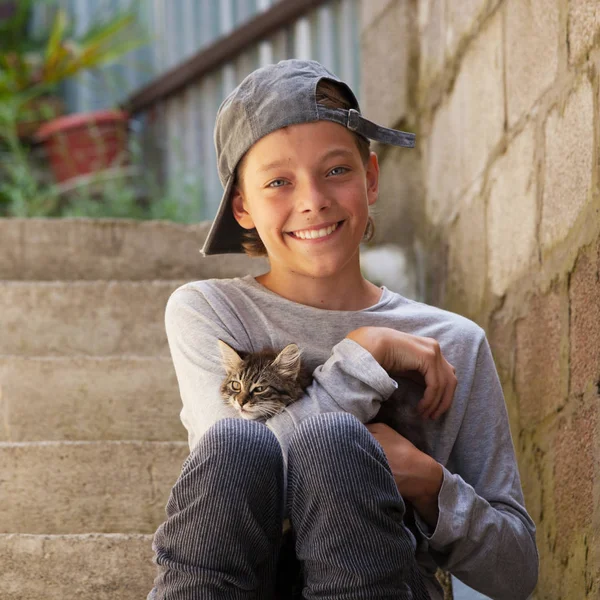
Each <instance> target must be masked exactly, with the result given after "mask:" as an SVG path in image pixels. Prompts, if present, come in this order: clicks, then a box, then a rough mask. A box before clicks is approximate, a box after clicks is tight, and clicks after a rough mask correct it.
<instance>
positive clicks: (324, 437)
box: [290, 412, 372, 456]
mask: <svg viewBox="0 0 600 600" xmlns="http://www.w3.org/2000/svg"><path fill="white" fill-rule="evenodd" d="M371 445H372V440H371V434H370V433H369V430H368V429H367V428H366V427H365V426H364V425H363V424H362V423H361V422H360V421H359V420H358V418H356V417H355V416H354V415H353V414H351V413H346V412H331V413H320V414H318V415H313V416H312V417H308V418H307V419H305V420H304V421H302V422H301V423H300V425H299V426H298V427H297V428H296V430H295V431H294V433H293V435H292V437H291V439H290V452H291V451H292V449H294V450H295V451H299V453H300V454H302V455H304V456H307V455H316V456H322V455H323V454H324V453H332V452H333V453H335V454H339V453H340V452H351V451H352V450H353V449H355V448H357V447H361V448H368V447H370V446H371Z"/></svg>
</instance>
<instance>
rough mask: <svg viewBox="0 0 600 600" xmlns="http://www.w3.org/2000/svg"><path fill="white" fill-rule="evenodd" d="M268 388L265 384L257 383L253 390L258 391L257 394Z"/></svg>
mask: <svg viewBox="0 0 600 600" xmlns="http://www.w3.org/2000/svg"><path fill="white" fill-rule="evenodd" d="M266 389H267V387H266V386H264V385H257V386H256V387H255V388H254V389H253V390H252V391H253V392H256V393H257V394H260V393H261V392H264V391H265V390H266Z"/></svg>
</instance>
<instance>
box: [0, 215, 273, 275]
mask: <svg viewBox="0 0 600 600" xmlns="http://www.w3.org/2000/svg"><path fill="white" fill-rule="evenodd" d="M209 227H210V223H209V222H203V223H197V224H193V225H183V224H178V223H171V222H169V221H135V220H130V219H87V218H73V219H16V218H15V219H0V280H2V279H17V280H44V281H47V280H54V279H60V280H78V279H85V280H96V279H119V280H143V279H186V280H195V279H209V278H211V277H235V276H238V275H245V274H246V273H250V272H251V273H252V274H254V275H257V274H259V273H264V272H265V270H266V269H265V264H266V263H265V262H264V260H257V259H250V258H249V257H247V256H245V255H241V254H238V255H222V256H210V257H203V256H202V255H201V254H200V252H199V250H200V248H201V247H202V245H203V244H204V239H205V238H206V235H207V233H208V229H209Z"/></svg>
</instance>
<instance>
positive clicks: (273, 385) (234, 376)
mask: <svg viewBox="0 0 600 600" xmlns="http://www.w3.org/2000/svg"><path fill="white" fill-rule="evenodd" d="M219 350H220V351H221V356H222V357H223V366H224V367H225V371H226V373H227V374H226V376H225V379H224V380H223V383H222V384H221V395H222V396H223V399H224V400H225V402H226V403H228V404H231V406H233V407H234V408H235V409H236V410H237V411H238V412H239V413H240V416H241V417H243V418H244V419H263V418H269V417H272V416H273V415H276V414H277V413H279V412H281V410H283V408H284V407H286V406H287V405H288V404H291V403H292V402H294V401H296V400H298V399H299V398H301V397H302V395H303V393H304V390H305V389H306V387H307V386H308V385H309V384H310V382H311V380H312V376H311V374H310V373H309V372H308V370H306V369H305V368H304V367H303V365H302V360H301V354H302V351H301V350H300V348H298V346H297V345H296V344H288V345H287V346H286V347H285V348H283V349H282V350H281V351H277V350H273V349H271V348H265V349H263V350H260V351H258V352H242V351H236V350H234V349H233V348H231V347H230V346H228V345H227V344H226V343H225V342H223V341H221V340H219Z"/></svg>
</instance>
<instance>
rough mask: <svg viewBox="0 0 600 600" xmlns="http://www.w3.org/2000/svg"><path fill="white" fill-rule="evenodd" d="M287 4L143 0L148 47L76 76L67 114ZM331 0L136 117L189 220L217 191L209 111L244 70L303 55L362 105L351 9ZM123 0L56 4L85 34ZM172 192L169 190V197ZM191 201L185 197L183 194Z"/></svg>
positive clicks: (150, 159)
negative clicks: (187, 210) (341, 83)
mask: <svg viewBox="0 0 600 600" xmlns="http://www.w3.org/2000/svg"><path fill="white" fill-rule="evenodd" d="M278 1H279V2H293V1H294V0H141V1H140V3H139V11H140V21H141V22H142V23H143V24H144V25H145V27H146V29H147V31H149V32H150V33H151V35H153V36H155V41H154V42H153V44H152V45H151V46H148V47H146V48H142V49H139V50H137V51H136V52H133V53H131V55H130V56H128V57H127V58H126V59H124V60H123V63H122V64H120V65H118V66H113V67H110V68H107V69H104V70H103V72H102V75H101V76H98V75H91V74H84V75H82V76H81V77H79V78H77V79H76V80H74V81H72V82H69V83H68V84H67V85H66V86H65V98H66V100H67V104H68V107H69V109H70V110H72V111H86V110H96V109H99V108H106V107H109V106H114V105H116V104H118V103H119V102H120V101H122V100H124V99H125V98H126V97H127V96H129V95H130V94H131V93H132V92H133V91H134V90H136V89H139V88H140V87H141V86H143V85H144V84H146V83H148V82H149V81H151V80H152V79H154V78H155V77H156V76H158V75H160V74H162V73H164V72H165V71H167V70H169V69H171V68H173V67H174V66H176V65H178V64H180V63H181V62H182V61H184V60H185V59H186V58H188V57H189V56H190V55H192V54H194V53H196V52H197V51H198V50H200V49H202V48H203V47H206V46H208V45H210V44H211V43H213V42H214V41H215V40H216V39H217V38H219V37H221V36H223V35H226V34H228V33H230V32H231V31H232V30H234V29H235V28H237V27H239V26H240V25H241V24H242V23H244V22H245V21H247V20H248V19H250V18H252V17H254V16H256V14H258V13H259V12H261V11H265V10H267V9H268V8H269V7H270V6H271V5H272V4H274V3H275V2H278ZM360 1H361V0H332V1H331V2H328V3H326V4H324V5H322V6H321V7H319V8H317V9H314V10H312V11H310V12H308V13H307V14H306V15H305V16H304V17H302V18H300V19H299V20H298V21H297V22H296V23H294V24H293V25H291V26H289V27H287V28H285V29H282V30H280V31H278V32H277V33H276V34H275V35H272V36H271V37H270V38H268V39H265V40H263V41H261V42H260V43H258V44H257V45H255V46H252V47H249V48H247V49H246V50H245V51H244V52H243V53H241V54H240V55H239V56H238V57H237V58H236V59H235V60H233V61H231V62H230V63H228V64H226V65H224V66H222V67H221V68H219V69H217V70H215V71H213V72H211V73H209V74H208V75H207V76H205V77H203V78H202V79H201V80H199V81H196V82H194V83H193V84H192V85H190V86H189V87H187V88H185V89H184V90H183V91H182V92H180V93H178V94H177V95H175V96H173V97H171V98H169V99H167V100H166V101H165V102H164V103H162V104H160V105H158V106H156V107H154V108H153V109H152V110H151V111H149V112H148V113H147V114H145V115H140V116H139V118H138V121H137V123H135V125H136V127H135V129H136V130H138V131H139V132H140V136H141V139H143V146H144V152H145V156H146V161H147V165H148V168H150V169H152V170H153V171H155V172H156V174H157V176H158V179H159V180H161V181H162V182H163V183H164V184H165V186H166V187H167V188H170V189H171V190H187V191H181V197H180V198H179V200H180V201H181V202H182V203H191V204H192V205H193V206H196V207H197V209H194V210H195V215H194V216H195V218H196V219H210V218H212V217H213V216H214V214H215V212H216V208H217V206H218V203H219V200H220V197H221V194H222V187H221V183H220V181H219V179H218V175H217V168H216V157H215V151H214V145H213V127H214V120H215V116H216V113H217V109H218V107H219V105H220V103H221V102H222V100H223V99H224V98H225V96H226V95H227V94H228V93H229V92H230V91H231V90H232V89H233V88H234V87H235V86H236V85H237V84H238V83H239V82H240V81H241V80H242V79H243V78H244V77H245V76H246V75H247V74H248V73H249V72H251V71H252V70H254V69H256V68H258V67H259V66H262V65H265V64H269V63H272V62H277V61H279V60H283V59H286V58H311V59H315V60H318V61H319V62H321V63H322V64H323V65H324V66H325V67H327V68H328V69H330V70H331V71H333V72H334V73H336V74H337V75H339V76H340V77H342V79H344V80H345V81H347V82H348V83H349V84H350V86H351V87H352V88H353V90H354V91H355V93H356V94H357V96H358V98H359V101H360V81H359V80H360V73H359V66H360V45H359V18H360V14H359V13H360V11H359V3H360ZM129 2H130V0H100V1H99V0H61V3H62V4H63V5H64V6H66V7H68V8H69V9H70V11H71V12H72V14H73V15H75V17H76V19H77V22H78V25H79V27H80V28H81V29H82V30H83V29H84V28H85V27H87V25H88V24H89V22H90V20H91V19H92V18H93V16H94V15H95V14H96V11H98V10H105V11H106V10H108V11H113V10H116V9H118V7H124V6H128V5H129ZM175 193H177V192H175ZM190 196H193V197H190Z"/></svg>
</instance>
